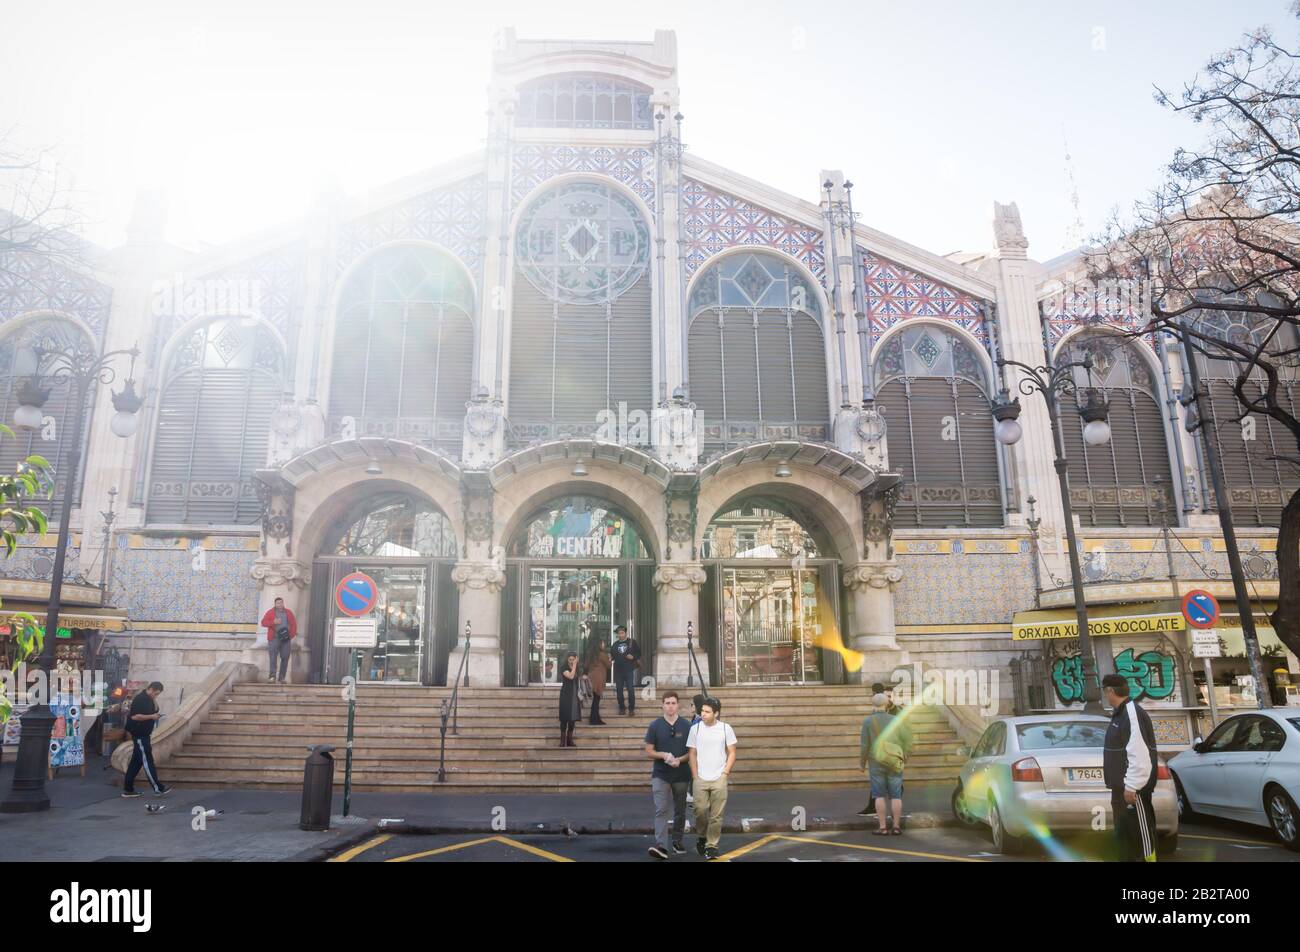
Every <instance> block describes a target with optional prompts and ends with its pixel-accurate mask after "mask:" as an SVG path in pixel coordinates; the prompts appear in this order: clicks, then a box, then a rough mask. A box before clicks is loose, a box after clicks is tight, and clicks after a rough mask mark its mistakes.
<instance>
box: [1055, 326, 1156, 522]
mask: <svg viewBox="0 0 1300 952" xmlns="http://www.w3.org/2000/svg"><path fill="white" fill-rule="evenodd" d="M1138 346H1139V345H1138V344H1136V343H1134V342H1132V341H1128V340H1125V339H1124V338H1121V337H1119V336H1117V335H1115V334H1108V333H1106V332H1104V331H1087V332H1084V333H1082V334H1080V335H1079V336H1077V337H1075V338H1072V339H1071V340H1070V341H1069V342H1068V343H1067V344H1066V345H1065V348H1064V350H1063V351H1060V352H1058V354H1057V358H1056V359H1057V361H1058V363H1059V362H1062V361H1065V360H1070V361H1077V360H1083V359H1084V357H1085V356H1089V355H1090V356H1091V357H1092V363H1093V367H1092V372H1091V380H1090V379H1089V376H1088V374H1087V373H1086V372H1085V371H1084V370H1083V369H1082V368H1078V369H1076V370H1075V371H1074V379H1075V386H1076V390H1075V395H1074V396H1073V397H1071V396H1070V395H1069V394H1066V395H1065V396H1064V397H1062V399H1061V402H1060V414H1059V415H1060V425H1061V429H1062V434H1063V436H1064V439H1065V455H1066V457H1067V458H1068V460H1069V473H1070V504H1071V505H1072V506H1073V507H1074V513H1075V515H1077V516H1078V517H1079V521H1080V522H1082V523H1083V524H1084V525H1085V526H1158V525H1160V524H1161V520H1162V518H1164V517H1163V516H1162V509H1165V508H1166V507H1167V508H1168V509H1169V512H1170V515H1169V518H1171V519H1172V518H1173V516H1172V500H1173V477H1172V475H1171V471H1170V468H1169V450H1168V444H1167V443H1166V441H1165V418H1164V414H1162V413H1161V412H1160V390H1159V387H1158V386H1157V384H1156V380H1155V378H1154V377H1153V376H1152V373H1151V368H1150V366H1149V365H1148V363H1147V362H1146V361H1145V360H1144V359H1143V358H1142V355H1141V354H1140V353H1139V352H1138V349H1137V348H1138ZM1089 386H1092V387H1099V388H1101V389H1102V390H1103V391H1104V393H1105V395H1106V397H1107V398H1108V399H1109V401H1110V417H1109V421H1110V440H1109V442H1107V443H1104V444H1102V445H1101V446H1092V445H1090V444H1088V443H1086V442H1085V441H1084V439H1083V426H1084V424H1083V418H1082V417H1081V416H1080V415H1079V412H1078V408H1079V406H1080V404H1081V402H1082V400H1083V396H1084V393H1085V391H1086V390H1087V388H1088V387H1089Z"/></svg>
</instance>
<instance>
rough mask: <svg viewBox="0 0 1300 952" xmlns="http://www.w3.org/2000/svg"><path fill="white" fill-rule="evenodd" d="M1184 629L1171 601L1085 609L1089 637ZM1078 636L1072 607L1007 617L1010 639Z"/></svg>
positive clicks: (1039, 639)
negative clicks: (1009, 619) (1009, 622)
mask: <svg viewBox="0 0 1300 952" xmlns="http://www.w3.org/2000/svg"><path fill="white" fill-rule="evenodd" d="M1186 629H1187V620H1186V619H1185V618H1184V617H1183V613H1182V610H1181V608H1179V607H1178V606H1177V605H1176V604H1175V603H1174V602H1172V601H1167V602H1143V603H1139V604H1135V605H1094V606H1092V607H1090V608H1089V609H1088V634H1089V635H1093V636H1104V635H1163V634H1167V633H1168V632H1171V631H1185V630H1186ZM1078 637H1079V623H1078V619H1077V616H1076V614H1075V611H1074V609H1073V608H1045V609H1036V610H1034V611H1027V612H1016V614H1015V616H1014V617H1013V618H1012V619H1011V640H1012V641H1042V640H1046V639H1050V638H1078Z"/></svg>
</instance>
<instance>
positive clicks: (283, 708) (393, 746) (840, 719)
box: [162, 683, 962, 793]
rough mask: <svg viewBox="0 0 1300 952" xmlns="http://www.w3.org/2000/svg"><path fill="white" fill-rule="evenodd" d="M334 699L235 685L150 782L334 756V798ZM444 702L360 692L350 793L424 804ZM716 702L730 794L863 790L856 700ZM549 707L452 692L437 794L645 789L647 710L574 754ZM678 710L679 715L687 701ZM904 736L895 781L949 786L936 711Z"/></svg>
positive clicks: (818, 693)
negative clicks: (397, 796)
mask: <svg viewBox="0 0 1300 952" xmlns="http://www.w3.org/2000/svg"><path fill="white" fill-rule="evenodd" d="M342 691H343V689H342V688H341V687H339V686H337V685H306V684H298V685H274V684H261V683H243V684H237V685H235V686H234V687H233V689H232V691H231V692H230V693H229V694H228V695H227V696H226V697H225V699H224V700H223V701H222V702H221V703H220V704H219V705H218V706H217V707H216V708H215V709H214V710H213V711H212V713H210V714H209V715H208V716H206V717H205V718H204V719H203V722H202V724H201V725H199V727H198V729H197V730H196V731H195V732H194V733H193V734H192V735H191V736H190V737H189V739H188V740H187V741H186V742H185V745H184V747H183V748H182V749H181V750H180V751H179V752H178V753H176V754H174V755H173V756H172V757H171V758H169V759H168V760H167V762H166V763H165V764H164V765H163V768H162V773H163V777H164V779H165V780H166V782H168V783H175V784H176V785H178V786H190V787H241V788H250V789H272V790H274V789H278V790H286V791H288V790H298V789H301V785H302V773H303V761H304V758H305V756H306V753H307V747H308V746H309V745H312V744H333V745H335V747H336V748H337V750H336V752H335V754H334V756H335V758H336V765H335V771H334V780H335V783H336V784H338V785H342V783H343V759H344V747H345V739H346V736H347V711H348V707H347V702H346V701H345V700H344V699H343V696H342ZM685 693H686V692H685V691H683V694H685ZM450 694H451V691H450V689H449V688H429V687H414V686H413V687H407V686H389V685H362V686H360V687H359V688H358V690H357V714H356V729H355V735H354V736H355V743H354V747H353V755H354V759H353V775H352V780H353V789H354V790H358V791H370V792H389V793H408V792H422V791H428V790H430V788H431V787H433V786H434V785H435V783H436V780H437V774H438V723H439V719H438V708H439V703H440V702H441V701H442V700H443V699H444V698H447V697H449V696H450ZM717 694H718V695H719V697H720V698H721V700H722V703H723V719H724V720H726V721H728V722H729V723H730V724H731V726H732V727H733V729H734V730H735V731H736V734H737V737H738V740H739V746H738V750H737V763H736V769H735V772H734V773H733V775H732V783H733V785H739V786H745V787H755V788H770V789H792V788H799V787H802V786H804V785H810V786H845V787H850V786H862V785H863V784H864V778H863V774H862V772H861V771H860V770H859V769H858V730H859V728H860V727H861V724H862V718H863V717H864V716H865V715H866V714H867V713H868V712H869V711H868V704H867V698H866V695H865V692H864V691H863V689H862V688H860V687H856V686H811V685H810V686H797V685H762V686H746V687H733V688H725V689H718V690H717ZM557 704H558V694H557V692H556V690H555V689H546V688H469V689H462V690H461V695H460V735H459V736H452V735H451V733H450V730H449V731H448V737H447V760H446V764H447V781H446V783H445V784H442V785H439V786H440V787H442V788H445V789H450V790H454V791H456V792H464V793H473V792H528V791H535V792H545V793H569V792H574V793H577V792H612V791H620V792H627V791H640V790H644V789H646V787H647V783H648V778H649V774H650V761H649V760H648V759H647V758H646V756H645V753H644V748H643V746H642V742H643V741H642V739H643V737H644V735H645V728H646V725H647V724H648V723H649V722H650V720H651V719H652V718H653V717H655V716H657V715H658V713H659V705H658V704H657V703H652V702H649V701H645V700H641V701H640V703H639V704H638V706H637V716H636V719H635V720H633V719H631V718H626V717H619V715H618V706H617V704H616V703H615V702H614V699H613V697H612V695H610V694H607V695H606V701H605V702H604V703H602V708H603V711H602V716H603V717H604V718H605V720H606V721H607V722H608V726H605V727H591V726H588V725H587V724H585V723H580V724H579V725H578V729H577V733H576V735H575V741H576V743H577V747H575V748H561V747H559V746H558V741H559V727H558V723H557V719H556V707H557ZM683 706H684V707H685V708H686V709H689V707H690V702H689V700H687V701H685V702H684V705H683ZM611 712H612V713H611ZM584 713H585V711H584ZM908 722H909V724H910V725H911V727H912V730H913V733H914V735H915V743H914V746H913V749H912V757H911V759H910V760H909V762H908V766H907V771H906V775H905V776H906V779H907V780H909V781H914V782H946V783H951V782H953V781H955V779H956V777H957V772H958V770H959V768H960V766H961V762H962V761H961V759H960V758H959V757H958V756H957V755H956V750H957V747H958V746H959V744H960V743H961V741H960V740H959V738H958V736H957V734H956V733H955V732H954V731H953V730H952V728H951V727H950V726H949V724H948V721H947V719H946V718H945V717H944V713H943V711H942V709H940V708H937V707H921V708H917V709H916V710H914V711H913V712H912V713H911V714H909V715H908Z"/></svg>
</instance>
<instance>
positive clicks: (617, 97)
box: [515, 73, 651, 129]
mask: <svg viewBox="0 0 1300 952" xmlns="http://www.w3.org/2000/svg"><path fill="white" fill-rule="evenodd" d="M650 92H651V90H650V87H648V86H642V85H641V84H640V83H634V82H632V81H631V80H627V79H621V78H619V77H617V76H604V75H601V74H599V73H563V74H561V75H558V76H543V77H542V78H541V79H535V80H533V81H532V82H529V83H525V84H523V85H522V86H520V87H519V108H518V109H517V110H516V112H515V125H517V126H520V127H523V128H535V127H540V128H565V129H649V128H651V124H650V123H651V110H650Z"/></svg>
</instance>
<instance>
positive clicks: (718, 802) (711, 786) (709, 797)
mask: <svg viewBox="0 0 1300 952" xmlns="http://www.w3.org/2000/svg"><path fill="white" fill-rule="evenodd" d="M693 796H694V797H695V832H696V834H697V835H699V836H702V837H704V839H705V844H704V845H705V846H709V847H712V848H713V849H717V848H718V840H720V839H721V838H722V813H723V811H724V810H726V809H727V778H726V777H719V778H718V779H717V780H696V781H695V786H694V788H693Z"/></svg>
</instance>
